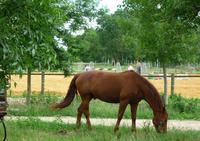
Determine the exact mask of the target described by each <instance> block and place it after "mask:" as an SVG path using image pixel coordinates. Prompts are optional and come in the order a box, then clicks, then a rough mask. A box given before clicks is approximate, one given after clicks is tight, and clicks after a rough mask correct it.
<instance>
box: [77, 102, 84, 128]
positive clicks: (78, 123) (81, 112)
mask: <svg viewBox="0 0 200 141" xmlns="http://www.w3.org/2000/svg"><path fill="white" fill-rule="evenodd" d="M82 105H83V102H82V103H81V104H80V106H79V108H78V114H77V120H76V127H77V128H80V126H81V116H82V114H83V110H82Z"/></svg>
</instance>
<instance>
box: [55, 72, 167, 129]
mask: <svg viewBox="0 0 200 141" xmlns="http://www.w3.org/2000/svg"><path fill="white" fill-rule="evenodd" d="M77 93H79V94H80V97H81V100H82V102H81V104H80V106H79V108H78V114H77V123H76V124H77V127H78V128H79V127H80V124H81V116H82V114H84V115H85V117H86V123H87V125H88V127H89V128H91V123H90V113H89V102H90V100H91V99H96V98H98V99H100V100H102V101H105V102H108V103H120V104H119V111H118V119H117V123H116V125H115V128H114V131H115V132H116V131H117V130H118V129H119V124H120V121H121V119H122V117H123V114H124V111H125V109H126V107H127V105H128V104H130V106H131V118H132V130H133V131H135V130H136V126H135V120H136V110H137V107H138V103H139V102H140V101H141V100H142V99H144V100H145V101H146V102H147V103H148V104H149V105H150V107H151V108H152V110H153V115H154V117H153V124H154V126H155V129H156V131H157V132H166V131H167V118H168V114H167V112H166V110H165V107H164V106H163V104H162V101H161V98H160V95H159V93H158V92H157V90H156V88H155V87H154V86H153V85H152V84H151V83H150V82H149V81H147V80H146V79H145V78H143V77H142V76H141V75H139V74H137V73H136V72H134V71H126V72H121V73H111V72H103V71H89V72H84V73H80V74H76V75H75V76H74V77H73V79H72V81H71V83H70V86H69V90H68V92H67V95H66V96H65V98H64V100H63V101H62V102H61V103H58V104H54V105H53V108H64V107H67V106H69V105H70V104H71V102H72V101H73V99H74V97H75V94H77Z"/></svg>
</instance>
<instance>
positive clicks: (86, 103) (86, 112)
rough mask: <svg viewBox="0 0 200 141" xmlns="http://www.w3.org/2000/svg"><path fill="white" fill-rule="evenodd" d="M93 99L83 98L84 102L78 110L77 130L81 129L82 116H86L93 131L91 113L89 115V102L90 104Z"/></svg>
mask: <svg viewBox="0 0 200 141" xmlns="http://www.w3.org/2000/svg"><path fill="white" fill-rule="evenodd" d="M90 100H91V98H90V97H88V98H82V102H81V104H80V106H79V108H78V114H77V122H76V125H77V128H80V125H81V116H82V114H84V115H85V117H86V124H87V126H88V128H89V129H91V123H90V119H89V117H90V113H89V102H90Z"/></svg>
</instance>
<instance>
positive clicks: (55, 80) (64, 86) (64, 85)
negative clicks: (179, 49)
mask: <svg viewBox="0 0 200 141" xmlns="http://www.w3.org/2000/svg"><path fill="white" fill-rule="evenodd" d="M11 78H12V86H11V89H10V90H11V92H12V93H13V94H14V95H19V94H22V93H23V92H24V91H26V87H27V85H26V84H27V83H26V82H27V76H26V75H25V76H23V77H22V78H20V77H19V76H16V75H14V76H12V77H11ZM72 78H73V76H69V77H64V76H62V75H47V76H45V91H46V92H55V93H56V94H58V95H65V94H66V92H67V90H68V87H69V84H70V82H71V79H72ZM40 81H41V76H39V75H33V76H32V91H35V92H40V89H41V83H40ZM149 81H150V82H151V83H152V84H153V85H154V86H155V87H156V88H157V89H158V91H159V92H163V80H162V79H158V80H149ZM14 82H17V86H16V87H14ZM170 89H171V81H170V80H168V93H169V94H170V93H171V92H170ZM174 91H175V93H177V94H181V95H182V96H184V97H188V98H200V78H184V79H175V90H174Z"/></svg>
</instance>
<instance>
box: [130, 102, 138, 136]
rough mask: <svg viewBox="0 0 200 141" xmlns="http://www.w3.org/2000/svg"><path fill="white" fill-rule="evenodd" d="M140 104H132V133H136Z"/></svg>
mask: <svg viewBox="0 0 200 141" xmlns="http://www.w3.org/2000/svg"><path fill="white" fill-rule="evenodd" d="M137 107H138V103H133V104H131V119H132V131H133V132H136V124H135V120H136V112H137Z"/></svg>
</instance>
